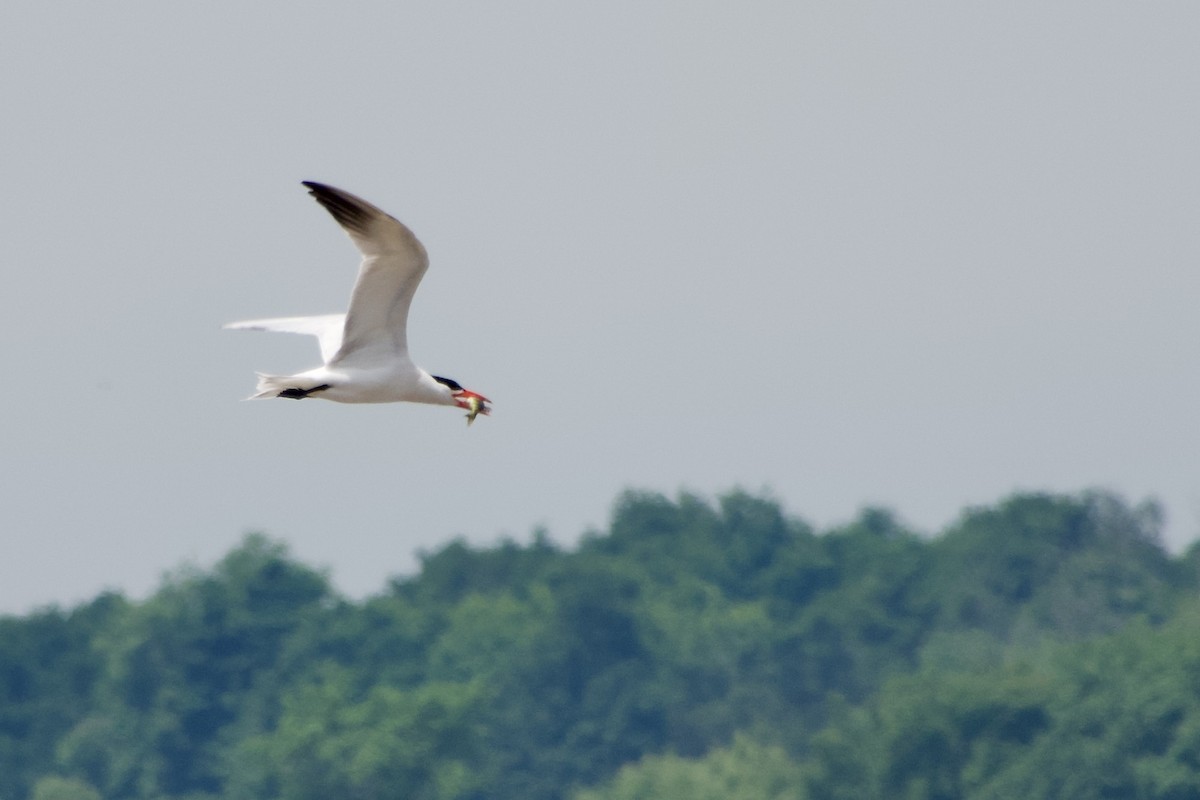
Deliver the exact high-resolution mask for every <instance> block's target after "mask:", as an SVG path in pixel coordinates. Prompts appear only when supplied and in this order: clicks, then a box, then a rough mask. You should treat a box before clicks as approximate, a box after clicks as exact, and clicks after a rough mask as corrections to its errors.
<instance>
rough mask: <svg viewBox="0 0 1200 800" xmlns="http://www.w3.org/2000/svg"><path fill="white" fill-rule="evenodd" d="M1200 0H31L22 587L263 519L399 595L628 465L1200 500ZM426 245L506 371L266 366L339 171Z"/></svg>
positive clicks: (574, 530) (922, 515)
mask: <svg viewBox="0 0 1200 800" xmlns="http://www.w3.org/2000/svg"><path fill="white" fill-rule="evenodd" d="M1197 41H1200V6H1198V5H1196V4H1194V3H1159V4H1134V3H1103V2H1102V3H1095V2H1088V3H1082V2H1075V3H1054V4H1046V3H1041V2H1036V3H1035V2H1005V3H993V4H990V5H989V6H986V7H984V6H982V5H981V4H962V3H949V2H943V3H890V2H888V3H884V2H878V3H843V2H826V3H784V2H779V3H753V2H750V3H724V4H716V3H695V2H673V3H645V2H637V3H633V2H604V3H593V4H563V3H553V2H541V3H529V2H510V3H483V2H475V3H424V4H413V3H397V2H374V3H336V4H335V3H328V4H314V3H241V2H239V3H233V2H227V1H226V0H218V1H216V2H206V3H202V4H187V5H182V4H164V3H158V2H123V3H104V4H97V3H82V2H64V3H35V2H9V3H5V4H4V5H3V6H0V75H2V76H3V78H0V81H2V84H0V114H2V116H3V124H0V162H2V164H3V186H2V188H0V258H2V259H3V271H2V273H0V274H2V275H3V284H2V285H3V297H4V298H5V300H6V308H5V313H4V314H3V317H2V322H0V324H2V326H3V329H2V333H3V337H4V341H5V343H6V345H7V347H6V350H7V359H6V377H5V379H4V380H5V391H4V392H3V393H2V394H0V417H2V418H3V419H4V421H5V422H4V424H3V427H2V429H0V430H2V431H3V432H2V434H0V436H2V437H3V438H2V441H0V454H2V455H0V458H2V461H0V465H2V466H0V505H2V512H3V558H2V559H0V610H4V611H24V610H27V609H29V608H31V607H34V606H37V605H39V604H45V603H49V602H59V603H71V602H75V601H78V600H81V599H85V598H88V597H90V596H92V595H94V594H95V593H96V592H97V591H99V590H100V589H102V588H103V587H115V588H120V589H122V590H125V591H127V592H130V593H132V594H134V595H135V596H141V595H143V594H144V593H146V592H147V591H149V590H150V589H152V588H153V587H154V586H155V585H156V584H157V582H158V580H159V577H160V575H161V574H162V572H163V571H164V570H168V569H172V568H174V567H176V566H178V565H179V564H181V563H182V562H185V561H196V562H198V563H200V564H207V563H210V562H211V561H212V560H213V559H215V558H217V557H219V556H220V555H221V554H222V553H224V552H225V551H226V550H228V549H229V548H230V547H231V546H233V545H235V544H236V543H237V542H238V540H239V539H240V538H241V536H242V535H243V534H244V533H245V532H246V531H248V530H262V531H265V532H267V533H268V534H270V535H272V536H275V537H280V538H283V539H285V540H287V541H288V542H289V543H290V544H291V545H292V547H293V549H294V552H295V554H296V555H297V556H299V557H300V558H303V559H305V560H306V561H308V562H311V563H313V564H317V565H324V566H328V567H329V568H330V569H331V571H332V574H333V576H334V578H335V581H336V582H337V584H338V586H339V587H340V588H341V589H343V590H344V591H346V592H348V593H350V594H351V595H354V596H359V595H362V594H365V593H370V592H373V591H377V590H379V589H381V588H382V586H383V583H384V580H385V578H386V576H388V575H390V574H395V573H398V572H406V571H410V570H411V569H412V568H413V566H414V564H415V561H414V553H415V552H416V550H417V549H419V548H433V547H436V546H437V545H438V544H440V543H442V542H445V541H446V540H448V539H449V538H451V537H453V536H456V535H460V534H461V535H465V536H467V537H468V538H469V539H470V540H472V541H475V542H479V543H487V542H492V541H495V540H496V539H497V538H498V537H500V536H503V535H511V536H514V537H516V538H517V539H520V540H524V539H526V538H527V537H528V536H529V534H530V532H531V530H532V529H533V528H534V527H535V526H539V525H544V526H545V527H546V528H547V529H548V530H549V532H550V533H551V535H552V536H553V537H554V538H555V539H557V540H559V541H561V542H563V543H572V542H574V541H575V540H576V539H577V537H578V536H579V534H580V533H581V532H583V531H584V530H585V529H587V528H589V527H598V526H602V525H603V524H604V523H605V522H606V520H607V516H608V512H609V508H610V505H611V503H612V501H613V499H614V498H615V497H616V495H617V494H618V492H620V491H621V490H622V489H623V488H626V487H638V488H647V489H653V490H661V491H665V492H668V493H674V492H676V491H677V490H679V489H681V488H684V489H689V490H695V491H698V492H701V493H705V494H712V493H719V492H723V491H726V490H728V489H731V488H733V487H735V486H742V487H745V488H748V489H750V490H753V491H758V490H762V489H766V490H769V491H770V492H771V493H772V494H773V495H774V496H776V497H777V498H779V499H780V500H781V501H782V502H783V503H784V505H785V506H786V507H787V509H788V510H789V512H791V513H793V514H795V515H798V516H801V517H804V518H806V519H808V520H810V521H812V522H814V523H816V524H818V525H821V526H825V525H829V524H834V523H837V522H840V521H845V520H847V519H849V518H851V517H852V516H853V515H854V514H855V513H856V511H857V510H858V509H859V508H860V507H861V506H863V505H864V504H881V505H885V506H888V507H890V508H892V509H894V510H895V511H896V512H897V513H898V514H899V515H900V516H901V517H902V518H903V519H905V520H907V521H908V522H909V523H911V524H913V525H915V526H917V527H919V528H921V529H923V530H927V531H931V532H932V531H936V530H937V529H939V528H940V527H942V526H944V525H945V524H947V523H949V522H950V521H952V520H953V518H954V517H955V516H956V515H957V513H958V512H959V511H960V510H961V509H962V508H963V507H964V506H966V505H968V504H980V503H990V502H994V501H995V500H997V499H998V498H1000V497H1002V496H1004V495H1005V494H1007V493H1009V492H1011V491H1013V490H1015V489H1048V490H1064V491H1075V490H1079V489H1083V488H1087V487H1093V486H1095V487H1104V488H1110V489H1114V490H1116V491H1119V492H1121V493H1123V494H1125V495H1126V496H1127V497H1128V498H1130V499H1131V500H1134V501H1137V500H1140V499H1142V498H1144V497H1147V496H1153V497H1157V498H1159V499H1161V500H1162V501H1163V503H1164V504H1165V506H1166V509H1167V512H1168V528H1167V536H1168V539H1169V541H1170V542H1171V544H1172V546H1175V547H1179V546H1181V545H1183V544H1185V543H1187V542H1189V541H1191V540H1192V539H1193V538H1195V537H1196V535H1197V534H1198V533H1200V422H1198V420H1200V406H1198V404H1197V398H1200V366H1198V361H1200V359H1198V356H1197V349H1198V348H1197V344H1198V343H1200V315H1198V314H1197V311H1196V305H1197V302H1196V301H1197V296H1198V294H1200V271H1198V268H1200V226H1198V224H1197V223H1198V219H1200V216H1198V214H1200V145H1198V143H1200V110H1198V106H1197V103H1198V98H1200V48H1197V46H1196V43H1197ZM302 179H312V180H320V181H325V182H328V183H332V184H334V185H336V186H340V187H343V188H345V189H348V190H349V191H352V192H355V193H357V194H360V195H362V196H363V197H366V198H367V199H369V200H372V201H374V202H375V203H377V204H378V205H380V206H382V207H383V208H385V209H387V210H388V211H390V212H391V213H392V214H394V215H395V216H397V217H399V218H400V219H402V220H404V221H405V222H406V223H408V224H409V225H410V227H412V228H413V229H414V230H415V231H416V232H417V234H418V235H419V236H420V237H421V239H422V240H423V241H424V243H425V245H426V247H427V248H428V249H429V251H430V254H431V258H432V267H431V269H430V271H429V274H428V275H427V276H426V279H425V282H424V284H423V286H422V288H421V291H420V292H419V293H418V295H417V298H416V302H415V304H414V307H413V314H412V319H411V331H410V342H411V344H412V347H413V351H414V355H415V357H416V359H417V361H418V363H420V364H422V365H424V366H425V367H427V368H428V369H430V370H432V371H434V372H436V373H437V374H441V375H448V376H450V377H453V378H455V379H457V380H459V381H460V382H462V383H463V384H465V385H467V386H470V387H472V388H475V389H477V390H479V391H481V392H483V393H484V394H486V395H488V396H490V397H491V398H492V399H493V400H494V401H495V413H494V415H493V416H492V417H491V418H488V419H482V420H480V421H479V422H478V423H477V424H476V425H474V426H473V427H472V428H471V429H470V430H468V429H467V428H466V427H465V424H464V421H463V419H462V415H461V414H460V413H458V412H455V411H452V410H449V409H445V408H435V407H419V406H404V405H389V406H378V407H353V406H341V405H337V404H333V403H324V402H316V401H313V402H300V403H296V402H285V401H263V402H256V403H243V402H239V399H240V398H242V397H244V396H245V395H247V394H248V393H249V392H250V391H251V389H252V388H253V384H254V378H253V372H254V371H255V370H256V369H257V370H264V371H278V370H290V369H300V368H304V367H308V366H312V365H314V364H315V363H316V347H315V343H314V342H313V341H312V340H310V339H307V338H303V337H289V336H284V335H271V334H254V333H233V332H223V331H221V330H220V325H221V324H222V323H224V322H228V321H232V320H237V319H243V318H248V317H262V316H282V315H298V314H315V313H327V312H333V311H339V310H342V309H343V308H344V306H345V302H346V298H347V297H348V294H349V291H350V287H351V285H352V283H353V280H354V275H355V269H356V266H357V257H356V254H355V253H354V251H353V249H352V247H351V245H350V243H349V242H348V240H347V239H346V238H345V237H344V236H343V235H342V233H341V232H340V231H339V230H338V229H337V227H336V225H335V224H334V223H333V221H332V220H331V219H330V218H329V216H328V215H327V214H326V213H325V212H324V211H323V210H322V209H321V208H320V207H319V206H318V205H317V204H316V203H314V202H313V201H312V200H311V199H310V198H309V197H308V196H307V195H306V194H305V193H304V191H303V188H302V187H301V186H300V183H299V181H301V180H302Z"/></svg>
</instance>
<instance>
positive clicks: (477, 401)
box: [433, 375, 492, 425]
mask: <svg viewBox="0 0 1200 800" xmlns="http://www.w3.org/2000/svg"><path fill="white" fill-rule="evenodd" d="M433 379H434V380H435V381H437V382H438V383H440V384H442V385H443V386H445V387H446V388H447V389H448V390H449V391H450V398H451V399H452V400H453V401H454V404H455V405H456V406H458V407H459V408H465V409H466V410H467V424H468V425H470V424H471V423H472V422H474V421H475V418H476V417H477V416H479V415H480V414H483V415H484V416H485V417H486V416H488V415H489V414H491V413H492V408H491V406H489V405H488V403H490V402H492V401H491V400H488V399H487V398H486V397H484V396H483V395H481V394H479V393H478V392H472V391H471V390H470V389H464V388H463V387H462V384H460V383H459V382H458V381H456V380H452V379H450V378H442V377H439V376H437V375H434V376H433Z"/></svg>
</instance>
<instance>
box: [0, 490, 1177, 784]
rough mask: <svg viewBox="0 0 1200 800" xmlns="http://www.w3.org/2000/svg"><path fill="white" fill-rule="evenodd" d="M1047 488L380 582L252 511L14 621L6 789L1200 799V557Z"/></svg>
mask: <svg viewBox="0 0 1200 800" xmlns="http://www.w3.org/2000/svg"><path fill="white" fill-rule="evenodd" d="M1158 525H1159V518H1158V513H1157V511H1156V509H1155V507H1154V506H1153V505H1146V504H1144V505H1141V506H1137V507H1131V506H1129V505H1128V504H1126V503H1125V502H1123V501H1122V500H1120V499H1119V498H1117V497H1115V496H1112V495H1110V494H1106V493H1103V492H1090V493H1084V494H1080V495H1050V494H1019V495H1015V496H1012V497H1010V498H1007V499H1005V500H1003V501H1001V502H999V503H997V504H995V505H994V506H988V507H981V508H972V509H968V510H966V511H964V512H963V514H962V515H961V517H960V518H959V520H958V521H957V522H955V523H954V524H953V525H951V526H949V527H948V528H947V529H946V530H945V531H943V532H941V533H940V534H939V535H938V536H936V537H922V536H919V535H917V534H916V533H914V532H913V531H911V530H909V529H907V528H906V527H905V526H904V525H903V524H902V523H901V522H899V521H898V520H897V519H896V518H895V517H894V516H893V515H891V514H889V513H888V512H886V511H883V510H879V509H868V510H865V511H863V512H862V513H861V514H860V515H859V516H858V518H857V519H855V520H854V521H853V522H851V523H850V524H848V525H845V526H841V527H837V528H834V529H831V530H826V531H816V530H814V529H813V528H812V527H811V526H809V525H807V524H806V523H804V522H803V521H801V520H798V519H794V518H789V517H788V516H787V515H785V514H784V513H783V511H782V510H781V508H780V507H779V505H778V504H777V503H775V502H774V501H772V500H771V499H769V498H764V497H758V496H753V495H749V494H746V493H743V492H733V493H731V494H728V495H726V496H724V497H722V498H720V499H719V500H717V501H715V502H709V501H706V500H704V499H702V498H699V497H695V496H692V495H686V494H685V495H681V496H679V497H678V498H675V499H669V498H666V497H663V496H661V495H657V494H648V493H637V492H631V493H628V494H626V495H624V496H623V497H622V498H620V499H619V501H618V502H617V504H616V506H615V509H614V513H613V516H612V520H611V523H610V525H609V529H608V530H607V531H603V532H598V533H595V534H592V535H589V536H587V537H585V538H584V539H583V540H582V541H581V542H580V543H579V544H578V545H577V546H575V547H573V548H570V549H564V548H561V547H559V546H556V545H555V544H554V543H552V542H551V541H550V540H549V539H548V538H547V537H545V536H542V535H535V536H534V537H533V539H532V541H531V542H530V543H529V544H525V545H522V544H516V543H514V542H511V541H507V542H502V543H500V544H497V545H495V546H490V547H472V546H468V545H467V544H465V543H464V542H462V541H455V542H451V543H449V544H447V545H446V546H444V547H442V548H440V549H438V550H436V551H434V552H431V553H427V554H425V555H424V556H423V557H422V560H421V568H420V570H419V572H418V573H417V574H415V575H413V576H408V577H400V578H396V579H394V580H392V581H391V582H390V583H389V585H388V586H387V587H386V588H385V589H384V590H383V591H382V592H381V593H380V594H378V595H377V596H374V597H371V598H368V599H366V600H363V601H349V600H346V599H344V598H342V597H339V596H338V595H337V594H336V593H335V592H334V591H333V590H332V588H331V586H330V584H329V582H328V580H327V579H326V577H325V576H324V575H323V574H322V573H321V572H320V571H318V570H315V569H313V568H311V567H309V566H306V565H305V564H302V563H299V562H298V561H297V560H295V559H293V558H292V557H291V556H290V555H289V554H288V552H287V550H286V548H285V546H284V545H283V544H281V543H279V542H277V541H274V540H271V539H269V538H266V537H264V536H260V535H251V536H248V537H247V538H246V539H245V540H244V541H243V543H242V544H241V545H240V546H239V547H238V548H236V549H235V550H233V551H232V552H230V553H229V554H228V555H227V556H225V558H224V559H222V560H221V561H220V562H219V563H218V564H216V565H215V566H214V567H213V568H211V569H206V570H201V569H195V568H191V569H184V570H181V571H179V572H177V573H175V574H174V575H172V576H171V577H170V578H169V579H167V580H165V581H164V583H163V585H162V587H161V588H160V589H159V590H158V591H157V592H156V593H155V594H154V595H153V596H151V597H150V598H148V599H146V600H144V601H136V602H135V601H131V600H129V599H126V598H124V597H122V596H121V595H119V594H105V595H102V596H99V597H97V598H95V599H94V600H92V601H91V602H88V603H86V604H83V605H80V606H78V607H75V608H71V609H57V608H52V609H46V610H41V611H38V612H35V613H31V614H28V615H24V616H10V617H3V618H0V800H26V798H32V799H33V800H95V799H97V798H105V800H126V799H127V798H128V799H129V800H133V799H134V798H139V799H140V798H146V799H147V800H149V799H150V798H154V799H155V800H165V799H166V798H187V799H188V800H206V799H209V798H211V799H215V798H230V799H231V800H233V799H236V800H251V799H253V800H270V799H271V798H281V799H286V800H317V799H318V798H320V799H321V800H326V799H327V798H345V799H347V800H359V799H361V800H373V799H374V798H380V799H381V800H382V799H384V798H409V799H410V800H448V799H449V798H456V799H459V800H484V799H485V798H486V799H487V800H493V799H501V800H551V799H552V798H555V799H556V798H570V799H571V800H632V799H633V798H688V800H707V799H708V798H713V800H715V799H716V798H721V800H809V799H810V798H812V799H816V798H821V799H824V798H847V799H849V798H855V799H856V800H860V799H862V798H879V799H880V800H883V799H884V798H887V799H888V800H891V799H892V798H909V799H915V798H946V799H950V798H980V799H982V798H995V799H997V800H998V799H999V798H1014V797H1021V798H1057V799H1059V800H1062V799H1063V798H1068V799H1069V798H1104V797H1111V798H1171V799H1172V800H1178V799H1181V798H1200V601H1198V599H1197V588H1198V583H1200V581H1198V566H1200V548H1197V547H1193V548H1192V549H1190V550H1189V551H1187V552H1186V553H1184V554H1182V555H1179V556H1172V555H1171V554H1169V553H1167V552H1166V551H1165V550H1164V549H1163V547H1162V546H1161V544H1160V542H1159V539H1158Z"/></svg>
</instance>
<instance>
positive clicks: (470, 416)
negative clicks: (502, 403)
mask: <svg viewBox="0 0 1200 800" xmlns="http://www.w3.org/2000/svg"><path fill="white" fill-rule="evenodd" d="M455 398H456V399H457V400H458V406H459V408H465V409H466V410H467V425H468V426H469V425H470V424H471V423H472V422H474V421H475V418H476V417H478V416H479V415H480V414H483V415H484V416H485V417H486V416H487V415H489V414H491V413H492V409H491V407H490V406H488V403H490V402H491V400H488V399H487V398H486V397H484V396H483V395H481V394H476V393H475V392H472V391H469V390H466V389H464V390H463V391H461V392H459V393H457V394H456V395H455Z"/></svg>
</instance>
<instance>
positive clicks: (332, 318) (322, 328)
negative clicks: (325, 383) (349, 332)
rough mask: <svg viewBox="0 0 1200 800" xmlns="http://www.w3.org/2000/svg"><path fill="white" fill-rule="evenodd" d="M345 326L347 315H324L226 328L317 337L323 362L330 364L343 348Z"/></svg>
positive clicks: (269, 320)
mask: <svg viewBox="0 0 1200 800" xmlns="http://www.w3.org/2000/svg"><path fill="white" fill-rule="evenodd" d="M345 326H346V315H345V314H322V315H321V316H318V317H276V318H275V319H250V320H246V321H245V322H231V323H229V324H228V325H225V326H224V327H225V328H228V329H229V330H235V331H276V332H278V333H307V334H310V335H312V336H316V337H317V342H318V344H320V346H321V360H323V361H324V362H325V363H329V360H330V359H331V358H333V356H334V355H335V354H336V353H337V351H338V350H339V349H340V348H341V346H342V330H343V329H344V328H345Z"/></svg>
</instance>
